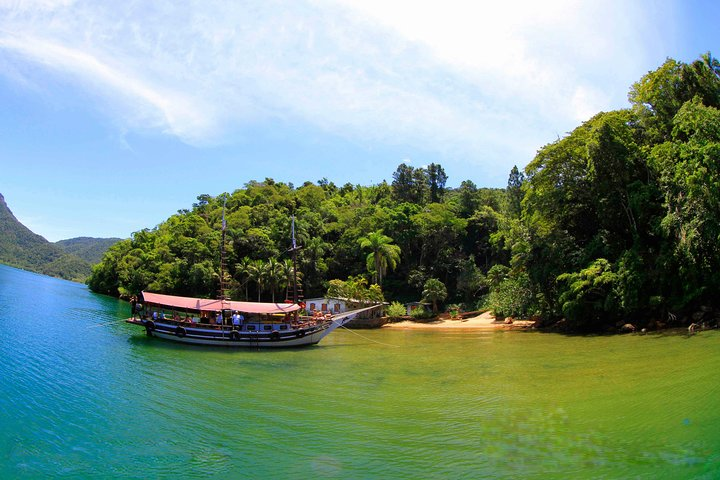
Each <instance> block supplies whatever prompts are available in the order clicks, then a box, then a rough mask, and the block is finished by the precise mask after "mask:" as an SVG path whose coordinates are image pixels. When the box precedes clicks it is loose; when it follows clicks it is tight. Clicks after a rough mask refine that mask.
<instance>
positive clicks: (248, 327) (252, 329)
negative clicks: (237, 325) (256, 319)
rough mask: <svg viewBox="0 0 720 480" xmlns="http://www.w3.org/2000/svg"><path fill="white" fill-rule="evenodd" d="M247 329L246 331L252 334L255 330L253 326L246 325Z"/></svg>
mask: <svg viewBox="0 0 720 480" xmlns="http://www.w3.org/2000/svg"><path fill="white" fill-rule="evenodd" d="M247 329H248V332H252V331H254V330H255V325H248V326H247Z"/></svg>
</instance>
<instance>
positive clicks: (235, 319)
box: [232, 312, 240, 327]
mask: <svg viewBox="0 0 720 480" xmlns="http://www.w3.org/2000/svg"><path fill="white" fill-rule="evenodd" d="M232 323H233V327H239V326H240V315H239V314H238V312H235V313H233V316H232Z"/></svg>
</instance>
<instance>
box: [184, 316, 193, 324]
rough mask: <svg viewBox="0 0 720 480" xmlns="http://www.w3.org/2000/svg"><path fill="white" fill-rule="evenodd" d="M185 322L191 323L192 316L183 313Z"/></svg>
mask: <svg viewBox="0 0 720 480" xmlns="http://www.w3.org/2000/svg"><path fill="white" fill-rule="evenodd" d="M185 323H192V318H190V315H185Z"/></svg>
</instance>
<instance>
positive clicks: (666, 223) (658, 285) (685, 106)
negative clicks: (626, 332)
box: [493, 53, 720, 330]
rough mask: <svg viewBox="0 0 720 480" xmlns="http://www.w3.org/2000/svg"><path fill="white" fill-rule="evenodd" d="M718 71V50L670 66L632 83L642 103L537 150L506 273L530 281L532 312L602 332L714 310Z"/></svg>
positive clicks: (718, 230) (719, 208)
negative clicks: (620, 324) (609, 327)
mask: <svg viewBox="0 0 720 480" xmlns="http://www.w3.org/2000/svg"><path fill="white" fill-rule="evenodd" d="M719 72H720V68H719V66H718V62H717V60H715V59H713V58H712V57H711V56H710V54H709V53H708V54H707V55H704V56H703V57H702V58H701V59H699V60H697V61H696V62H694V63H692V64H684V63H681V62H676V61H675V60H671V59H668V60H667V61H666V62H665V63H664V64H663V65H662V66H661V67H660V68H659V69H657V70H656V71H654V72H650V73H648V74H647V75H645V76H644V77H643V78H642V79H641V80H640V81H639V82H637V83H636V84H635V85H633V87H632V89H631V91H630V95H629V98H630V100H631V103H632V105H631V108H629V109H626V110H619V111H613V112H606V113H599V114H597V115H596V116H595V117H593V118H591V119H590V120H588V121H587V122H585V123H584V124H583V125H581V126H579V127H578V128H576V129H575V130H574V131H572V132H571V133H570V134H569V135H568V136H566V137H565V138H562V139H559V140H558V141H556V142H554V143H552V144H549V145H547V146H545V147H544V148H543V149H541V150H540V151H539V152H538V154H537V156H536V157H535V159H534V160H533V161H532V162H531V163H530V164H529V165H528V166H527V168H526V171H525V173H526V178H525V179H524V181H523V182H522V187H521V188H522V191H523V199H522V202H521V212H520V215H519V217H520V219H519V221H518V222H515V223H514V224H513V223H512V222H511V223H509V224H507V225H506V226H504V227H502V228H501V230H502V231H501V232H498V234H497V235H498V237H503V238H505V239H509V240H510V241H511V242H512V245H511V250H512V258H511V261H510V264H509V265H510V269H509V271H508V273H507V275H508V278H509V279H515V280H521V279H522V278H523V277H524V276H527V279H528V280H529V282H522V283H525V286H526V287H529V289H530V290H531V293H532V295H531V296H530V299H531V302H530V304H531V310H535V311H538V312H541V313H542V314H543V317H544V318H546V319H558V318H561V317H563V318H565V319H566V320H567V322H568V325H569V326H570V327H571V328H573V329H593V330H597V329H602V328H605V326H607V325H611V324H614V323H616V322H623V321H630V320H632V321H634V322H637V323H641V324H650V323H654V322H655V321H657V322H662V323H664V322H666V321H668V319H669V320H672V319H674V318H679V319H682V317H683V316H687V315H688V314H689V313H692V312H693V311H695V310H697V309H700V307H705V308H704V309H703V310H705V311H708V310H709V307H713V306H714V305H713V304H714V303H716V302H717V300H716V298H717V292H718V288H719V287H720V273H719V272H720V249H718V241H719V240H720V218H719V216H718V214H720V112H718V110H717V108H718V107H720V76H719ZM498 290H500V289H493V292H494V293H495V292H497V291H498ZM525 290H527V289H525ZM516 297H517V295H516V294H512V295H509V298H516ZM523 313H526V314H527V313H531V312H523Z"/></svg>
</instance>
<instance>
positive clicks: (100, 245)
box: [0, 194, 117, 282]
mask: <svg viewBox="0 0 720 480" xmlns="http://www.w3.org/2000/svg"><path fill="white" fill-rule="evenodd" d="M115 241H117V239H101V238H92V239H88V238H81V239H71V240H62V241H60V242H58V243H50V242H48V241H47V240H46V239H45V238H43V237H41V236H40V235H37V234H35V233H33V232H32V231H30V229H28V228H27V227H26V226H25V225H23V224H22V223H20V222H19V221H18V220H17V219H16V218H15V216H14V215H13V214H12V212H11V211H10V209H9V208H8V206H7V204H6V203H5V199H4V198H3V196H2V195H1V194H0V263H4V264H7V265H11V266H13V267H18V268H22V269H25V270H30V271H32V272H37V273H42V274H45V275H51V276H53V277H58V278H64V279H66V280H73V281H77V282H84V281H85V279H87V278H88V276H89V275H90V271H91V265H92V263H97V262H99V261H100V257H101V256H102V254H103V253H104V252H105V250H106V249H107V247H108V246H109V245H110V244H112V243H114V242H115Z"/></svg>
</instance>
